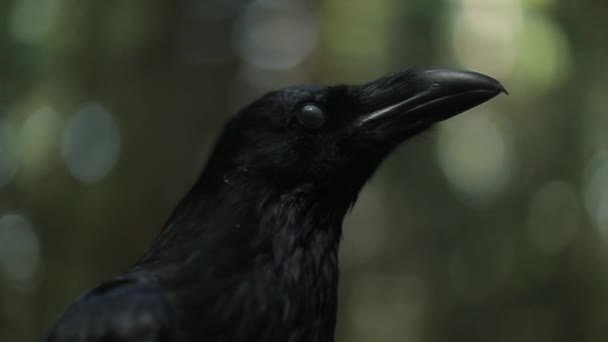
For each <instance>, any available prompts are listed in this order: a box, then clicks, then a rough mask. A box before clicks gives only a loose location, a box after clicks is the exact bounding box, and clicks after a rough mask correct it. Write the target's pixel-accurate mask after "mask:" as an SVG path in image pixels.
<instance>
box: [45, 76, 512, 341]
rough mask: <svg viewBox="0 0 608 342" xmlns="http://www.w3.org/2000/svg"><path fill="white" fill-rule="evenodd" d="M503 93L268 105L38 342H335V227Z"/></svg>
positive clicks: (488, 83) (472, 82)
mask: <svg viewBox="0 0 608 342" xmlns="http://www.w3.org/2000/svg"><path fill="white" fill-rule="evenodd" d="M503 91H505V90H504V88H503V87H502V86H501V85H500V83H498V81H496V80H494V79H492V78H490V77H488V76H485V75H482V74H478V73H474V72H467V71H455V70H430V71H423V70H419V69H414V68H412V69H408V70H405V71H402V72H399V73H396V74H393V75H390V76H386V77H383V78H380V79H378V80H376V81H374V82H370V83H367V84H363V85H358V86H346V85H338V86H297V87H291V88H286V89H282V90H278V91H274V92H271V93H268V94H266V95H264V96H263V97H261V98H260V99H258V100H256V101H255V102H253V103H252V104H250V105H248V106H247V107H246V108H244V109H243V110H241V111H240V112H239V113H238V115H236V116H235V117H234V118H233V119H232V120H230V122H228V124H227V125H226V126H225V128H224V130H223V132H222V134H221V136H220V137H219V140H218V142H217V144H216V146H215V149H214V150H213V152H212V154H211V156H210V158H209V160H208V162H207V165H206V167H205V169H204V170H203V172H202V174H201V176H200V177H199V179H198V181H197V182H196V183H195V184H194V186H193V187H192V189H191V190H190V191H189V192H188V193H187V194H186V196H185V197H184V198H183V199H182V201H181V202H180V203H179V204H178V206H177V208H176V209H175V210H174V211H173V213H172V215H171V216H170V218H169V219H168V221H167V223H166V224H165V226H164V228H163V229H162V231H161V233H160V234H159V236H158V238H157V239H156V240H155V242H154V243H153V246H152V247H151V248H150V250H149V251H148V252H147V253H146V254H145V255H144V256H143V257H142V258H141V259H140V260H139V261H138V262H137V263H135V265H134V266H132V267H131V268H129V269H128V270H127V271H126V272H124V273H122V274H120V275H118V276H116V277H114V278H112V279H111V280H109V281H107V282H105V283H103V284H101V285H100V286H98V287H96V288H94V289H93V290H91V291H89V292H87V293H85V294H84V295H83V296H81V297H80V298H79V299H78V300H76V302H75V303H73V304H71V305H70V306H69V307H68V308H67V310H66V311H65V312H64V313H63V315H62V316H61V317H60V318H59V320H58V321H57V322H56V323H55V325H54V327H53V328H52V330H51V332H50V334H49V335H48V336H47V337H46V341H48V342H68V341H69V342H72V341H73V342H85V341H87V342H93V341H99V342H101V341H103V342H119V341H142V342H143V341H150V342H151V341H154V342H156V341H168V342H174V341H180V342H181V341H206V342H219V341H224V342H245V341H247V342H254V341H277V342H330V341H333V340H334V329H335V325H336V307H337V286H338V245H339V242H340V238H341V235H342V219H343V217H344V215H345V214H346V212H347V211H348V210H349V208H351V207H352V205H353V204H354V202H355V200H356V198H357V194H358V193H359V190H361V188H362V187H363V185H364V183H365V182H366V181H367V180H368V179H369V178H370V176H371V175H372V173H373V172H374V170H375V169H376V168H377V167H378V165H379V164H380V162H381V161H382V160H383V159H384V158H385V157H386V156H387V155H388V154H389V153H390V152H391V151H392V150H393V149H394V148H395V147H396V146H397V145H399V144H400V143H401V142H403V141H405V140H407V139H408V138H410V137H412V136H414V135H416V134H418V133H420V132H422V131H424V130H426V129H427V128H429V127H430V126H432V125H433V124H435V123H437V122H438V121H441V120H444V119H447V118H450V117H452V116H454V115H456V114H459V113H461V112H463V111H465V110H468V109H470V108H472V107H474V106H477V105H479V104H481V103H483V102H485V101H487V100H489V99H491V98H493V97H494V96H496V95H498V94H499V93H500V92H503Z"/></svg>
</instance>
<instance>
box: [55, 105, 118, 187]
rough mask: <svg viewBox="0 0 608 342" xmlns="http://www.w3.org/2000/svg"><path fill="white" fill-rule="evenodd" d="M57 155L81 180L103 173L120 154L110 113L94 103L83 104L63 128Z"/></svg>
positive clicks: (106, 172) (110, 168)
mask: <svg viewBox="0 0 608 342" xmlns="http://www.w3.org/2000/svg"><path fill="white" fill-rule="evenodd" d="M61 155H62V157H63V160H64V161H65V163H66V165H67V167H68V170H69V171H70V173H71V174H72V175H73V176H74V177H75V178H76V179H78V180H80V181H81V182H83V183H93V182H97V181H99V180H101V179H102V178H103V177H105V176H106V175H107V174H108V173H109V172H110V171H111V170H112V168H113V167H114V165H115V164H116V162H117V160H118V157H119V155H120V135H119V132H118V126H117V125H116V122H115V121H114V117H113V116H112V113H110V112H109V111H107V110H106V109H105V108H104V107H103V106H102V105H100V104H98V103H90V104H87V105H85V106H83V107H82V109H80V110H79V111H78V112H77V113H76V115H75V116H74V117H73V118H72V119H71V120H70V122H69V123H68V125H67V127H66V128H65V131H64V135H63V143H62V146H61Z"/></svg>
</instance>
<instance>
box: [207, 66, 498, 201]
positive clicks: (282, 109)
mask: <svg viewBox="0 0 608 342" xmlns="http://www.w3.org/2000/svg"><path fill="white" fill-rule="evenodd" d="M504 91H505V90H504V88H503V87H502V85H500V83H498V81H496V80H494V79H492V78H490V77H488V76H485V75H482V74H479V73H474V72H466V71H454V70H430V71H423V70H419V69H408V70H405V71H402V72H399V73H396V74H393V75H389V76H386V77H383V78H380V79H378V80H376V81H373V82H370V83H366V84H363V85H337V86H296V87H290V88H285V89H282V90H278V91H274V92H271V93H268V94H266V95H265V96H263V97H261V98H260V99H258V100H256V101H255V102H253V103H252V104H250V105H249V106H247V107H246V108H244V109H243V110H241V111H240V112H239V114H238V115H237V116H236V117H234V118H233V119H232V120H231V121H230V122H229V124H228V125H227V126H226V127H225V129H224V132H223V134H222V135H221V137H220V139H219V142H218V144H217V146H216V149H215V152H214V156H213V157H212V158H211V160H210V162H209V164H208V167H207V170H208V171H209V173H210V174H213V173H214V170H215V173H216V174H215V178H216V179H217V180H221V178H222V177H225V176H228V177H230V176H231V175H234V173H236V174H239V173H246V174H247V175H248V177H254V178H258V179H266V180H267V181H270V183H271V184H274V185H275V186H280V187H284V188H287V189H291V188H294V187H298V186H301V185H303V184H313V185H314V186H315V187H316V188H327V187H328V186H329V187H334V188H335V187H336V186H337V185H343V188H344V189H355V190H354V191H355V192H358V190H359V189H360V188H361V186H362V185H363V183H364V182H365V180H366V179H367V178H369V176H370V175H371V173H372V172H373V171H374V170H375V169H376V167H377V166H378V165H379V163H380V162H381V161H382V159H383V158H384V157H385V156H386V155H387V154H388V153H389V152H390V151H391V150H392V149H393V148H394V147H395V146H397V145H398V144H399V143H401V142H403V141H405V140H407V139H408V138H410V137H412V136H414V135H416V134H418V133H420V132H422V131H424V130H426V129H427V128H429V127H431V126H432V125H433V124H435V123H437V122H439V121H442V120H445V119H447V118H450V117H452V116H454V115H456V114H459V113H462V112H464V111H466V110H468V109H470V108H472V107H475V106H477V105H479V104H481V103H483V102H485V101H487V100H489V99H491V98H493V97H494V96H496V95H498V94H499V93H500V92H504ZM227 172H230V173H231V174H227ZM205 178H206V177H205ZM207 181H208V180H207ZM334 190H335V189H334Z"/></svg>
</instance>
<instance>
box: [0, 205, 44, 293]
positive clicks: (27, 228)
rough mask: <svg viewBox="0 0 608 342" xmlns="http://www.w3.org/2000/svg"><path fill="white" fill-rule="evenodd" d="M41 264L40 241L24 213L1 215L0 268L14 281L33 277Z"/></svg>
mask: <svg viewBox="0 0 608 342" xmlns="http://www.w3.org/2000/svg"><path fill="white" fill-rule="evenodd" d="M39 265H40V243H39V241H38V236H37V235H36V232H35V230H34V227H33V226H32V224H31V223H30V222H29V221H28V220H27V219H26V218H25V217H23V216H22V215H19V214H6V215H4V216H1V217H0V268H1V269H2V271H3V273H4V274H5V275H6V276H7V277H8V278H9V279H11V280H13V281H28V280H30V279H32V278H33V277H34V275H35V273H36V271H37V270H38V267H39Z"/></svg>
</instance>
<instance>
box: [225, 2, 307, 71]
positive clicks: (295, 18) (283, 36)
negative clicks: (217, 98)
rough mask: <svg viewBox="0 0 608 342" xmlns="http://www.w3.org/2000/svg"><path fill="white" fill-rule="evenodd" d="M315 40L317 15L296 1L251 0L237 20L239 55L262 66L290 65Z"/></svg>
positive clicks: (301, 59)
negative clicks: (252, 0)
mask: <svg viewBox="0 0 608 342" xmlns="http://www.w3.org/2000/svg"><path fill="white" fill-rule="evenodd" d="M316 41H317V19H316V18H315V16H314V15H313V14H312V13H311V12H310V11H309V10H308V9H307V8H306V7H305V6H303V5H302V4H300V3H299V2H296V1H290V2H283V1H277V0H257V1H254V2H253V3H252V4H251V5H250V6H249V7H248V8H247V10H246V11H245V13H244V15H243V17H242V18H241V19H240V21H239V22H238V24H237V28H236V37H235V45H236V50H237V52H238V54H239V56H240V57H241V58H242V59H243V60H244V61H246V62H247V63H249V64H251V65H253V66H255V67H258V68H262V69H271V70H272V69H274V70H276V69H279V70H280V69H289V68H293V67H295V66H296V65H298V64H300V63H301V62H303V61H304V60H305V59H306V57H308V55H309V54H310V53H311V52H312V50H313V48H314V47H315V44H316Z"/></svg>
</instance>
